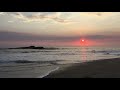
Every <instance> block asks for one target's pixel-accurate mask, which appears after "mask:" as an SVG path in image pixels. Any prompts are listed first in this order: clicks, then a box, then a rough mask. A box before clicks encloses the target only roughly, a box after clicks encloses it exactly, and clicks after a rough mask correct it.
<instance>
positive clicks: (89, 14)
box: [80, 12, 114, 17]
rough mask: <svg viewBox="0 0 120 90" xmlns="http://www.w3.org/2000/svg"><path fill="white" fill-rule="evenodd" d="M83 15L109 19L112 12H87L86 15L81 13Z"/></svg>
mask: <svg viewBox="0 0 120 90" xmlns="http://www.w3.org/2000/svg"><path fill="white" fill-rule="evenodd" d="M80 14H82V15H87V16H94V17H95V16H97V17H106V16H107V17H108V16H111V15H112V14H114V13H112V12H85V13H80Z"/></svg>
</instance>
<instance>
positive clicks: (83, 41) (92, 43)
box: [73, 39, 99, 46]
mask: <svg viewBox="0 0 120 90" xmlns="http://www.w3.org/2000/svg"><path fill="white" fill-rule="evenodd" d="M73 44H74V45H76V46H96V45H99V43H97V42H96V41H93V40H90V39H80V40H77V41H74V42H73Z"/></svg>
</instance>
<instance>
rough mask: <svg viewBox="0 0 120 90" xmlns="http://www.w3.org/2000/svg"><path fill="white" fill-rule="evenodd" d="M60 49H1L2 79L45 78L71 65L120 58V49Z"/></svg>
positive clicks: (0, 74)
mask: <svg viewBox="0 0 120 90" xmlns="http://www.w3.org/2000/svg"><path fill="white" fill-rule="evenodd" d="M57 48H58V49H0V77H1V78H2V77H8V78H9V77H10V78H11V77H12V78H15V77H20V78H27V77H28V78H29V77H30V78H31V77H34V78H36V77H40V78H42V77H44V76H46V75H48V74H49V73H51V72H52V71H55V70H57V69H59V66H60V65H69V64H73V63H81V62H87V61H93V60H100V59H110V58H119V57H120V48H119V47H57Z"/></svg>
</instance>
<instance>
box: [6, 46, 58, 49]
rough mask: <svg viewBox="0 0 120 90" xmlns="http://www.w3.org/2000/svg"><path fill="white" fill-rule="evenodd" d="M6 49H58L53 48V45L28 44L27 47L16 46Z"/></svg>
mask: <svg viewBox="0 0 120 90" xmlns="http://www.w3.org/2000/svg"><path fill="white" fill-rule="evenodd" d="M8 49H58V48H53V47H49V48H47V47H42V46H40V47H36V46H28V47H17V48H8Z"/></svg>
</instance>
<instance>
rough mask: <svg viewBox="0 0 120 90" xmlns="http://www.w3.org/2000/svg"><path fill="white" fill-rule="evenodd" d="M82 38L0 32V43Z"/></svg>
mask: <svg viewBox="0 0 120 90" xmlns="http://www.w3.org/2000/svg"><path fill="white" fill-rule="evenodd" d="M80 38H82V36H79V35H78V36H55V35H35V34H28V33H19V32H10V31H0V41H58V42H69V41H76V40H80ZM84 38H85V39H88V40H89V39H91V40H109V41H112V40H118V41H119V38H120V36H119V35H118V36H115V35H87V36H84Z"/></svg>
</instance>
